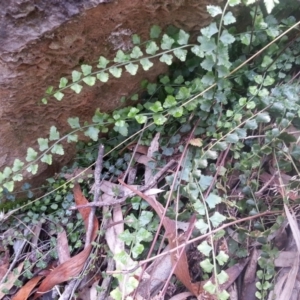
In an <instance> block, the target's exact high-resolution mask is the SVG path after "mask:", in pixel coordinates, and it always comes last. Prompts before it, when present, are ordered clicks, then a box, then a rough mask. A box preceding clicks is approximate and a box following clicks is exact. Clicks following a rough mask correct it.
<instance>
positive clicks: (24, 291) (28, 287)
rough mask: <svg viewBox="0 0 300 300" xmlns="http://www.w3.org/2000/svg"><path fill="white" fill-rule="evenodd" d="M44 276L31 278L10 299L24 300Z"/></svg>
mask: <svg viewBox="0 0 300 300" xmlns="http://www.w3.org/2000/svg"><path fill="white" fill-rule="evenodd" d="M43 277H44V276H36V277H34V278H31V279H30V280H29V281H28V282H27V283H26V284H25V285H23V286H22V287H21V288H20V289H19V291H18V292H17V293H16V294H15V295H14V296H13V297H12V298H11V299H12V300H26V299H28V297H29V295H30V293H31V292H32V290H33V289H34V288H35V286H36V285H37V284H38V283H39V281H40V280H41V279H42V278H43Z"/></svg>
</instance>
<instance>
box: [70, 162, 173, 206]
mask: <svg viewBox="0 0 300 300" xmlns="http://www.w3.org/2000/svg"><path fill="white" fill-rule="evenodd" d="M175 163H176V161H175V160H173V159H172V160H170V161H169V162H168V163H167V164H166V165H165V166H164V167H163V168H162V169H161V170H159V171H158V172H157V173H156V174H155V175H154V176H153V179H152V180H151V181H150V182H149V183H148V184H146V185H144V186H143V187H142V188H141V189H140V190H139V191H140V192H145V191H147V190H149V189H150V188H152V187H153V186H154V185H156V184H157V182H158V181H159V179H160V177H162V175H163V174H164V173H166V172H167V171H168V170H169V169H170V168H171V167H172V166H173V165H174V164H175ZM134 195H135V193H130V194H129V195H127V196H126V197H122V198H120V199H116V200H113V201H109V202H100V201H97V202H91V203H87V204H85V205H77V206H73V207H70V208H69V209H70V210H75V209H79V208H85V207H101V206H110V205H116V204H121V203H123V202H124V201H125V200H126V199H127V198H129V197H132V196H134Z"/></svg>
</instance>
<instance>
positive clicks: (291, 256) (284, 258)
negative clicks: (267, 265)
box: [274, 251, 298, 268]
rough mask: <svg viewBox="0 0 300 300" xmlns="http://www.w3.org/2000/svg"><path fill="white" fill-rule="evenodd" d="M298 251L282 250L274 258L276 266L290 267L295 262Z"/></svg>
mask: <svg viewBox="0 0 300 300" xmlns="http://www.w3.org/2000/svg"><path fill="white" fill-rule="evenodd" d="M297 255H298V253H297V252H296V251H281V252H279V255H278V257H276V258H275V260H274V265H275V267H280V268H289V267H291V266H292V265H293V264H294V263H295V259H296V257H297Z"/></svg>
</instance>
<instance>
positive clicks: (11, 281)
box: [0, 262, 24, 299]
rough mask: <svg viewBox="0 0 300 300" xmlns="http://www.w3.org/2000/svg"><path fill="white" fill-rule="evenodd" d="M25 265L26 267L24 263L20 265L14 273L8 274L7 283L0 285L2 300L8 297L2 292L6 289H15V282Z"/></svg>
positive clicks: (0, 297)
mask: <svg viewBox="0 0 300 300" xmlns="http://www.w3.org/2000/svg"><path fill="white" fill-rule="evenodd" d="M23 265H24V262H22V263H20V264H19V265H18V267H17V268H16V269H14V270H13V271H12V272H10V273H9V274H8V276H7V279H6V280H5V282H3V283H2V284H0V299H2V298H3V297H4V296H5V295H6V294H5V293H3V292H2V291H3V290H4V289H5V290H10V289H11V288H12V287H13V285H14V283H15V281H16V280H17V279H18V277H19V276H20V273H21V271H22V269H23Z"/></svg>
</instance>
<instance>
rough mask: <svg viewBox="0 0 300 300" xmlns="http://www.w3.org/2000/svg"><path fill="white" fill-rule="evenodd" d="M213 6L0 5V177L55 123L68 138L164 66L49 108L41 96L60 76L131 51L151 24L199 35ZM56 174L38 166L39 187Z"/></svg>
mask: <svg viewBox="0 0 300 300" xmlns="http://www.w3.org/2000/svg"><path fill="white" fill-rule="evenodd" d="M208 4H211V1H208V0H204V1H199V0H180V1H179V0H178V1H177V0H163V1H159V0H157V1H156V0H153V1H150V0H149V1H146V0H130V1H128V0H119V1H117V0H115V1H113V0H112V1H103V0H102V1H101V0H64V1H60V0H47V1H35V0H6V1H0V101H1V104H0V171H2V170H3V169H4V168H5V167H6V166H10V167H11V166H12V164H13V161H14V159H15V158H19V159H21V160H22V161H24V162H25V157H26V150H27V148H28V147H32V148H34V149H38V145H37V141H36V140H37V138H39V137H43V138H46V137H47V136H48V135H49V128H50V127H51V126H52V125H55V126H56V127H57V128H58V129H59V130H60V132H62V133H63V132H67V131H68V130H69V126H68V125H67V119H68V118H69V117H75V116H78V117H80V120H86V121H90V120H91V117H92V116H93V114H94V111H95V109H96V108H98V107H99V108H100V110H101V111H111V110H113V109H114V108H116V107H118V106H120V102H119V99H120V98H121V96H124V95H125V96H126V95H128V94H132V93H134V91H135V90H136V89H137V88H138V87H139V84H140V81H141V80H142V79H145V78H147V79H149V80H154V79H155V78H156V77H157V75H159V74H160V73H161V72H163V71H165V69H166V67H165V66H164V65H156V67H155V68H152V69H151V70H150V71H148V72H146V73H145V72H143V71H140V72H139V73H138V74H137V75H136V76H131V75H129V74H127V75H126V74H125V72H124V75H122V77H121V78H120V79H111V80H109V81H108V83H106V84H102V83H100V82H98V84H96V85H95V86H94V87H93V88H90V87H85V88H84V90H83V92H82V93H81V94H79V95H76V94H74V93H70V94H68V92H67V94H66V96H65V97H64V99H63V100H62V101H61V102H58V101H56V100H52V101H50V102H49V104H48V105H46V106H45V105H43V104H41V98H43V95H44V92H45V90H46V88H47V87H48V86H49V85H53V86H58V82H59V78H60V77H62V76H69V75H70V74H71V72H72V70H74V69H76V68H78V67H79V66H80V64H82V63H87V64H92V63H93V62H95V61H97V60H98V57H99V56H100V55H103V56H105V57H108V58H112V57H113V56H114V54H115V52H116V50H117V49H123V50H128V49H130V48H131V47H132V45H131V35H132V34H134V33H137V34H139V35H140V36H142V37H144V38H146V37H147V36H148V32H149V29H150V27H151V26H152V25H153V24H158V25H160V26H161V27H166V26H167V25H170V24H173V25H175V26H177V27H180V28H182V29H184V30H186V31H189V32H191V31H198V30H199V28H200V27H203V26H205V25H207V23H208V22H209V16H208V14H207V13H206V5H208ZM73 148H74V147H73V146H72V148H70V149H69V150H70V152H68V155H65V156H62V157H58V156H55V158H54V159H55V163H54V166H56V167H60V166H61V165H63V164H65V163H67V162H68V161H70V160H71V159H72V153H73V152H72V151H74V150H73ZM56 167H55V168H56ZM54 171H55V170H54V169H53V168H52V167H51V168H50V169H49V168H48V169H47V166H46V165H41V166H40V168H39V171H38V175H39V176H38V180H37V177H36V178H35V184H39V183H40V181H41V180H43V179H44V178H45V176H48V175H49V176H50V175H51V173H53V172H54ZM27 179H30V178H29V177H28V178H27Z"/></svg>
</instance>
